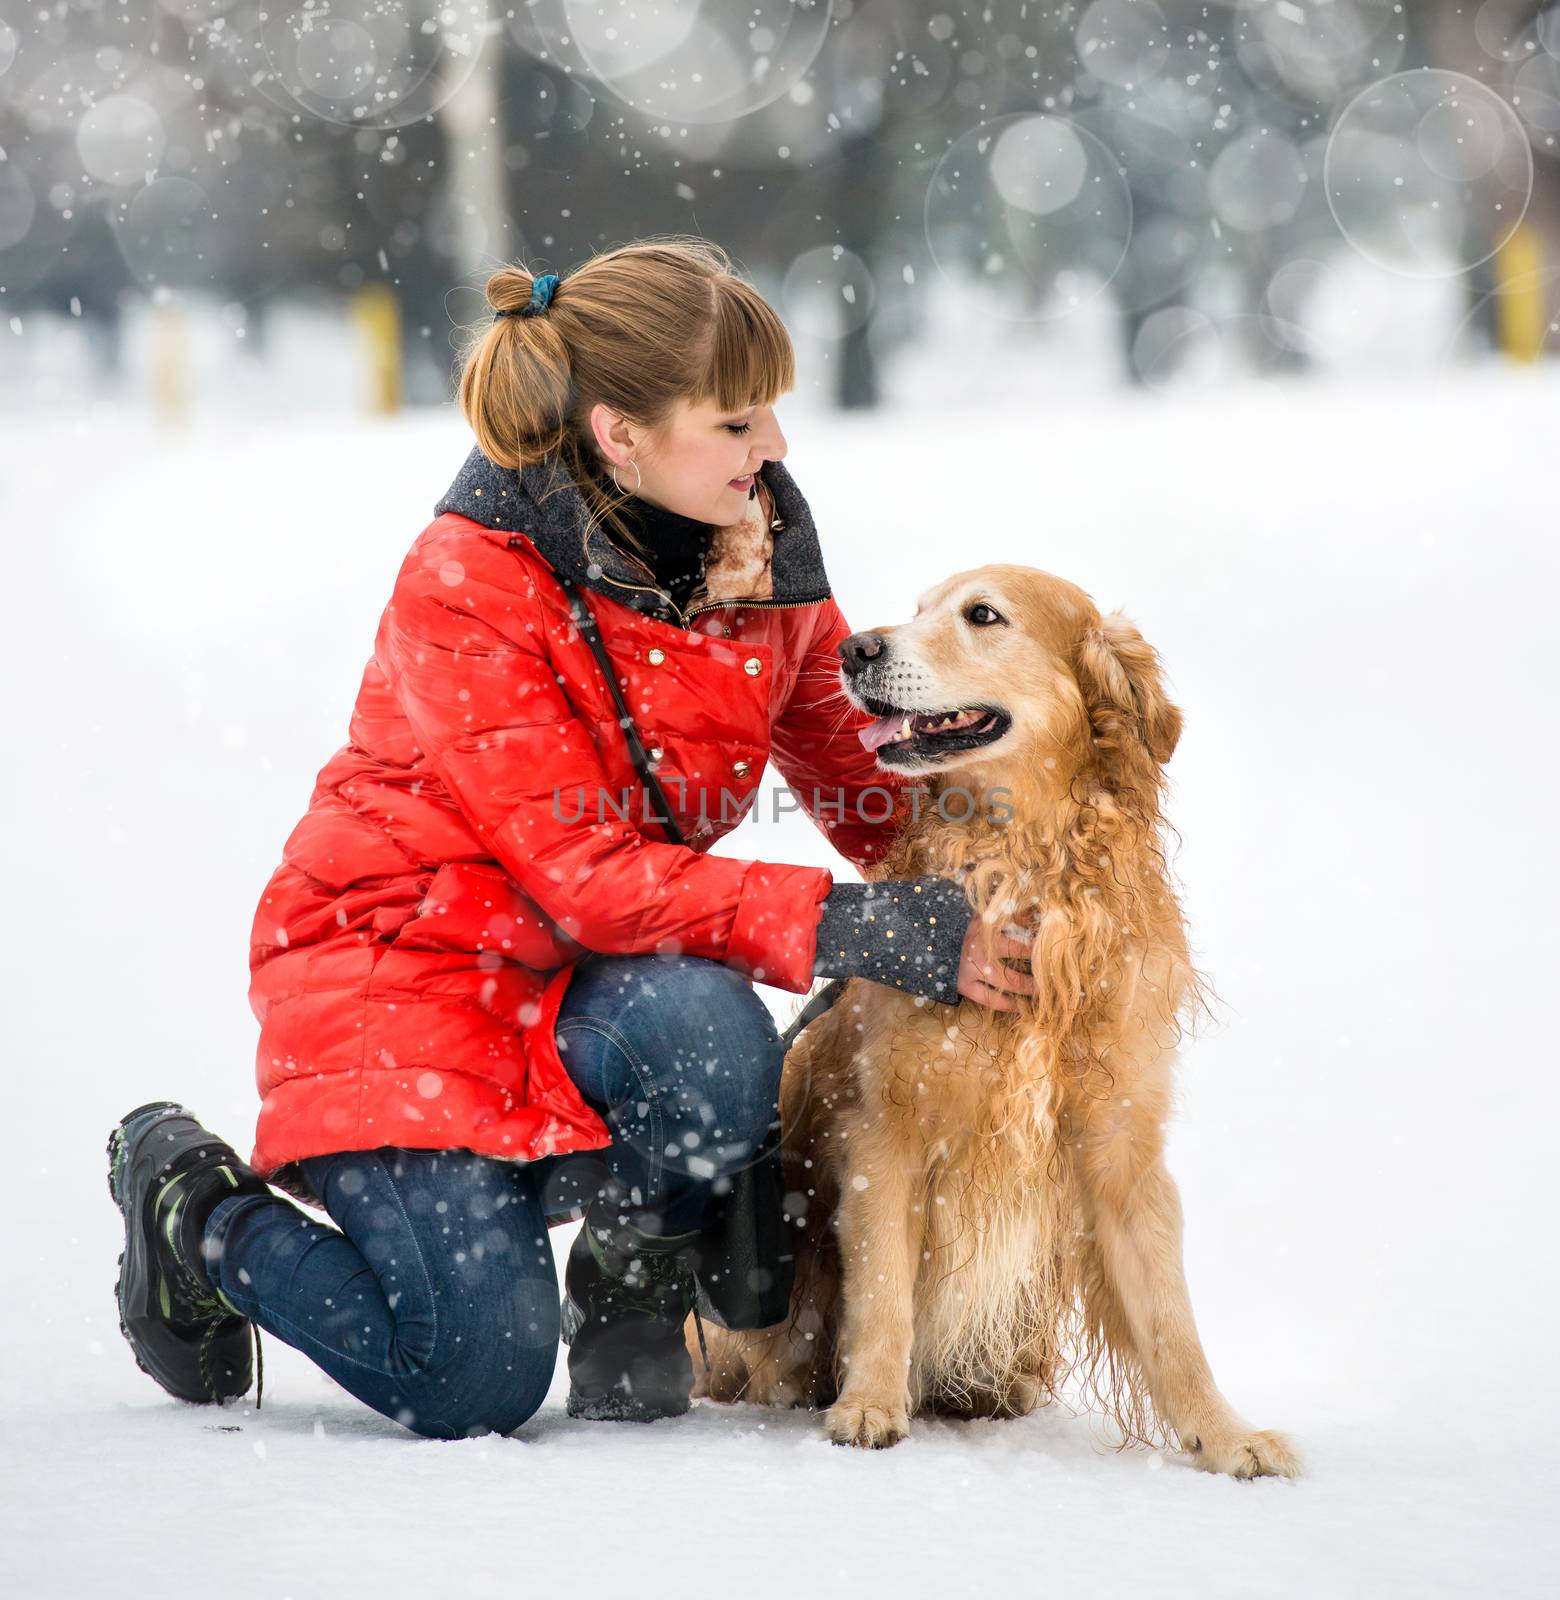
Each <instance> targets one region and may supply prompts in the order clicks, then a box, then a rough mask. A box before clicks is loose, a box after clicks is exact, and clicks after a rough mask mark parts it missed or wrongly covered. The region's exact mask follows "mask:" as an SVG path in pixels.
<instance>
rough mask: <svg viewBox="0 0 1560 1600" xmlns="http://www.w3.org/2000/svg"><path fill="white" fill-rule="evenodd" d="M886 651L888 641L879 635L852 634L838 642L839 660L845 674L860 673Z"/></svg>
mask: <svg viewBox="0 0 1560 1600" xmlns="http://www.w3.org/2000/svg"><path fill="white" fill-rule="evenodd" d="M886 649H888V640H887V639H885V638H884V637H883V635H882V634H880V633H853V634H852V635H851V636H850V638H848V639H841V640H840V660H841V661H843V662H844V663H845V670H846V671H847V672H860V671H861V670H862V668H863V667H865V666H867V664H868V663H869V662H873V661H876V660H877V658H878V657H879V656H881V655H882V654H883V652H884V651H885V650H886Z"/></svg>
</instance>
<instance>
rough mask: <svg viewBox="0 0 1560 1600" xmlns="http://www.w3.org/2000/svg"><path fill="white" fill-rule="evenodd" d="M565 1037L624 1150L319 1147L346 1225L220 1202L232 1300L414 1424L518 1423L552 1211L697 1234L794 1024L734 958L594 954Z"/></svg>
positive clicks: (537, 1337)
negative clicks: (595, 1206)
mask: <svg viewBox="0 0 1560 1600" xmlns="http://www.w3.org/2000/svg"><path fill="white" fill-rule="evenodd" d="M556 1038H557V1041H558V1049H559V1053H560V1055H561V1057H562V1059H563V1062H564V1066H565V1068H566V1069H567V1071H568V1073H569V1076H570V1078H571V1079H572V1080H573V1081H574V1083H575V1084H576V1086H577V1087H578V1088H579V1090H580V1093H581V1094H582V1095H583V1096H584V1097H585V1099H586V1100H587V1101H588V1102H589V1103H590V1104H591V1106H592V1107H593V1108H594V1109H595V1110H596V1111H598V1112H599V1113H600V1115H601V1116H602V1117H603V1119H604V1120H605V1122H606V1123H607V1126H608V1128H609V1129H610V1130H611V1132H612V1144H611V1145H610V1146H609V1147H607V1148H605V1149H602V1150H598V1151H587V1152H583V1153H580V1154H577V1155H575V1154H571V1155H561V1156H547V1157H544V1158H542V1159H540V1160H537V1161H529V1162H515V1161H501V1160H495V1159H490V1158H489V1157H486V1156H478V1155H473V1154H472V1153H471V1152H470V1151H469V1150H404V1149H392V1148H385V1149H380V1150H368V1151H356V1152H348V1153H344V1154H340V1155H325V1156H315V1157H312V1158H310V1159H307V1160H305V1161H303V1162H302V1163H301V1165H302V1167H303V1170H304V1173H305V1175H306V1176H307V1178H308V1181H309V1183H310V1184H311V1185H312V1186H313V1189H314V1192H315V1193H316V1194H317V1195H318V1196H319V1198H320V1201H321V1203H322V1204H323V1206H324V1207H325V1210H326V1211H327V1212H328V1213H329V1215H330V1217H331V1219H332V1221H333V1222H334V1223H335V1224H336V1226H335V1227H334V1228H333V1227H329V1226H327V1225H326V1224H324V1223H321V1222H317V1221H315V1220H314V1218H313V1217H311V1216H310V1215H308V1214H307V1213H306V1212H304V1211H302V1210H301V1209H300V1208H299V1207H297V1206H295V1205H293V1204H292V1203H291V1202H290V1201H288V1200H285V1199H282V1198H280V1197H278V1196H259V1195H240V1196H235V1197H233V1198H230V1199H226V1200H222V1201H219V1202H218V1204H217V1205H216V1206H215V1207H214V1208H213V1210H212V1212H211V1215H210V1217H209V1218H208V1219H207V1222H206V1231H205V1241H206V1249H207V1252H208V1257H209V1258H210V1259H211V1277H212V1281H213V1282H214V1283H215V1284H216V1286H217V1287H218V1288H219V1289H220V1290H221V1292H222V1294H223V1296H224V1297H225V1298H226V1299H227V1300H228V1301H230V1302H231V1303H232V1304H233V1305H234V1306H235V1307H236V1308H237V1309H238V1310H239V1311H240V1312H242V1313H243V1315H244V1316H246V1317H248V1318H249V1319H250V1320H251V1321H252V1322H255V1323H258V1324H259V1326H260V1327H262V1328H264V1329H265V1330H266V1332H268V1333H271V1334H274V1335H275V1336H276V1337H277V1338H278V1339H281V1340H282V1341H283V1342H284V1343H286V1344H290V1345H292V1346H293V1347H294V1348H295V1349H298V1350H301V1351H303V1353H304V1354H305V1355H307V1356H308V1357H309V1358H310V1359H311V1360H313V1361H314V1362H316V1363H317V1364H318V1365H319V1366H320V1367H322V1368H323V1369H324V1370H325V1371H326V1372H328V1373H329V1374H330V1375H331V1377H333V1378H334V1379H335V1380H336V1381H337V1382H338V1383H339V1384H341V1386H342V1387H343V1388H344V1389H347V1390H348V1391H349V1392H350V1393H352V1394H354V1395H356V1396H357V1398H358V1399H360V1400H362V1401H364V1402H365V1403H366V1404H368V1405H370V1406H372V1407H373V1408H374V1409H375V1410H376V1411H378V1412H380V1413H382V1414H383V1415H384V1416H387V1417H392V1418H394V1419H395V1420H396V1421H397V1422H399V1423H401V1424H403V1425H404V1426H405V1427H407V1428H410V1429H411V1430H412V1431H413V1432H415V1433H420V1434H423V1435H425V1436H427V1437H429V1438H440V1439H458V1438H464V1437H466V1436H468V1435H471V1434H477V1433H487V1432H493V1433H511V1432H513V1430H514V1429H516V1428H518V1427H519V1426H520V1424H521V1423H522V1422H524V1421H525V1420H526V1419H527V1418H528V1417H529V1416H531V1415H532V1413H533V1412H535V1410H536V1409H537V1407H538V1406H539V1405H541V1403H542V1399H543V1397H544V1396H545V1395H546V1393H547V1389H548V1386H549V1385H550V1383H551V1382H552V1375H553V1368H554V1365H555V1363H556V1360H557V1351H558V1335H559V1326H558V1323H559V1306H558V1283H557V1276H556V1274H555V1272H554V1269H553V1258H552V1249H551V1246H550V1245H549V1244H548V1240H547V1227H548V1223H549V1221H550V1220H561V1219H566V1218H568V1217H571V1216H575V1215H578V1214H579V1213H580V1212H581V1211H582V1210H583V1208H584V1207H585V1206H586V1205H587V1204H589V1202H590V1201H591V1200H592V1199H593V1198H594V1197H595V1195H597V1194H598V1193H601V1192H603V1191H604V1190H605V1191H607V1192H609V1193H610V1195H611V1196H612V1198H614V1199H617V1200H619V1201H620V1202H626V1205H627V1207H628V1209H630V1210H632V1211H633V1212H634V1213H635V1216H636V1220H637V1221H638V1222H639V1225H640V1226H641V1227H643V1228H645V1229H646V1230H647V1231H661V1232H664V1233H681V1232H684V1231H686V1230H687V1229H690V1228H698V1227H700V1226H702V1224H703V1223H704V1222H705V1221H706V1220H707V1218H708V1215H709V1209H710V1205H711V1202H712V1201H713V1199H714V1198H715V1197H716V1196H717V1195H718V1194H720V1193H721V1192H722V1191H723V1190H724V1189H725V1188H726V1187H727V1186H728V1185H729V1182H730V1178H731V1175H732V1174H733V1173H735V1172H737V1171H740V1170H741V1168H742V1167H743V1166H745V1165H746V1164H747V1162H748V1161H749V1160H750V1159H751V1157H752V1155H753V1152H754V1151H755V1150H756V1149H757V1147H758V1145H759V1144H760V1143H761V1141H762V1140H763V1138H764V1135H765V1133H766V1132H767V1131H768V1129H769V1127H770V1126H771V1124H772V1123H773V1121H774V1119H775V1117H776V1115H777V1114H778V1107H777V1101H778V1095H779V1086H780V1064H781V1059H782V1055H783V1050H782V1047H781V1044H780V1039H779V1035H778V1033H777V1032H776V1029H775V1025H774V1020H773V1018H772V1017H771V1016H770V1014H769V1011H768V1009H767V1008H766V1007H765V1005H764V1003H763V1001H762V1000H761V999H760V998H759V997H758V995H757V994H756V993H755V992H754V990H753V988H752V985H751V984H749V983H748V982H747V981H746V980H745V979H744V978H742V977H741V976H740V975H739V974H737V973H736V972H734V971H732V970H731V969H730V968H728V967H725V966H722V965H721V964H720V963H718V962H715V961H708V960H705V959H703V958H702V957H697V956H596V957H593V958H591V959H589V960H587V961H586V962H584V963H583V964H582V965H581V966H580V967H579V969H578V970H577V971H576V972H575V974H574V976H573V978H572V979H571V980H570V982H569V986H568V988H567V990H566V991H565V994H564V1001H563V1005H562V1008H561V1009H560V1011H559V1015H558V1023H557V1029H556ZM338 1230H339V1231H338Z"/></svg>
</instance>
